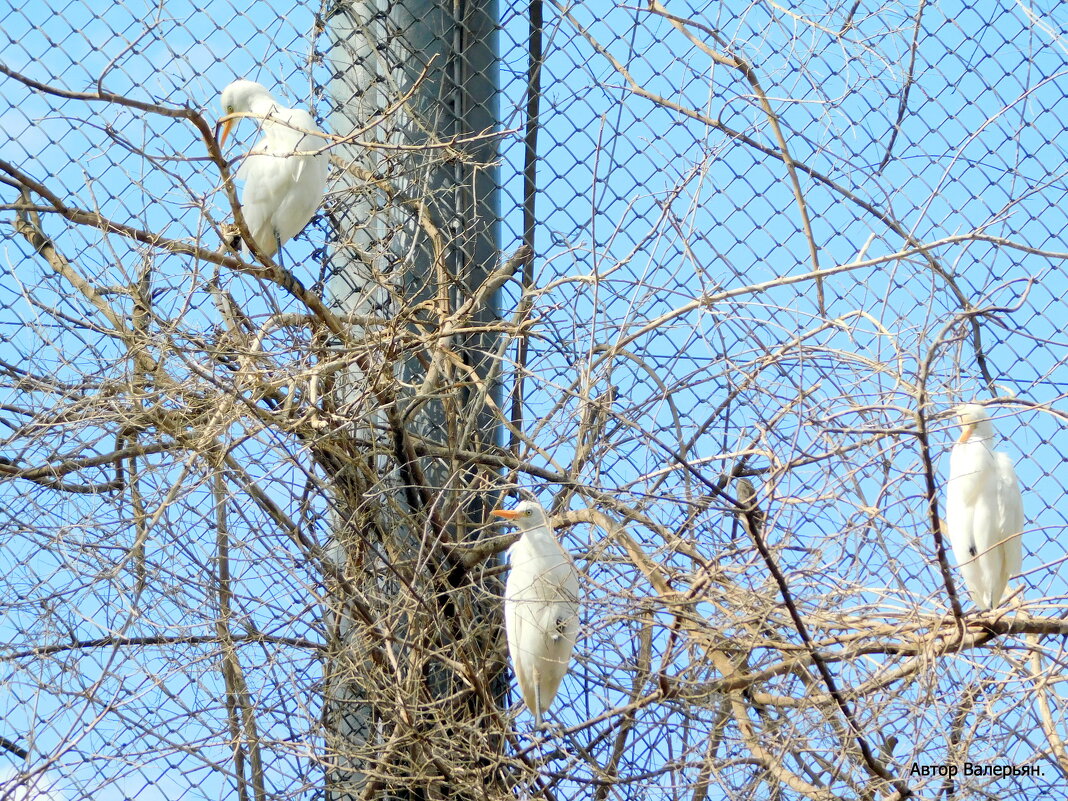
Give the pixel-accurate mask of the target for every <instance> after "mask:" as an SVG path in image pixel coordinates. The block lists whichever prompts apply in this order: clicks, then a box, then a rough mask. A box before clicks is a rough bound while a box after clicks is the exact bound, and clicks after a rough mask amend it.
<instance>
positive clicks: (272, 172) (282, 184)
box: [219, 80, 329, 256]
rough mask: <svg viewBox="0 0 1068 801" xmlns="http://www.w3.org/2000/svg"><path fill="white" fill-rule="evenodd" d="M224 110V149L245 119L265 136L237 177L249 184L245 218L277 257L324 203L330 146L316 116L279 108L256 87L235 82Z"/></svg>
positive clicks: (225, 94)
mask: <svg viewBox="0 0 1068 801" xmlns="http://www.w3.org/2000/svg"><path fill="white" fill-rule="evenodd" d="M222 107H223V112H224V115H223V116H222V117H221V118H220V120H219V122H220V124H221V125H222V135H221V136H220V137H219V146H220V147H222V145H223V144H224V143H225V142H226V137H227V136H229V134H230V130H231V129H232V128H233V126H234V123H235V122H236V121H237V120H238V119H241V118H242V116H245V115H247V116H251V117H253V118H256V119H257V120H258V121H259V124H260V128H261V129H262V131H263V139H261V140H260V142H259V144H258V145H256V147H255V148H253V150H252V152H251V153H249V154H248V156H246V157H245V160H244V162H242V164H241V168H240V169H239V170H238V171H237V177H238V178H239V179H240V180H241V181H243V182H244V184H245V187H244V190H243V191H242V192H241V212H242V214H243V215H244V217H245V222H246V223H247V224H248V228H249V232H250V233H251V234H252V239H253V240H254V241H255V243H256V245H257V246H258V247H259V248H260V250H262V251H263V252H264V253H265V254H266V255H268V256H273V255H274V254H275V253H276V252H278V251H279V250H280V249H281V247H282V243H283V242H285V241H286V240H288V239H292V238H293V237H294V236H296V235H297V234H299V233H300V232H301V231H302V230H303V229H304V226H305V225H307V224H308V221H309V220H310V219H311V218H312V216H313V215H314V214H315V211H316V209H318V208H319V204H320V203H321V202H322V199H323V192H324V191H325V190H326V173H327V167H328V164H329V156H328V155H327V154H326V152H325V151H322V150H321V149H322V148H323V147H324V146H325V145H326V141H325V139H323V137H321V136H316V133H321V131H319V129H318V128H316V126H315V120H314V119H313V118H312V116H311V114H309V113H308V112H306V111H302V110H300V109H292V108H286V107H285V106H281V105H279V104H278V103H277V101H275V99H274V98H273V97H271V94H270V93H269V92H268V91H267V90H266V89H265V88H264V87H263V86H261V85H260V84H258V83H256V82H255V81H246V80H240V81H234V82H233V83H231V84H230V85H229V86H227V87H226V88H225V89H223V92H222ZM316 151H320V152H316Z"/></svg>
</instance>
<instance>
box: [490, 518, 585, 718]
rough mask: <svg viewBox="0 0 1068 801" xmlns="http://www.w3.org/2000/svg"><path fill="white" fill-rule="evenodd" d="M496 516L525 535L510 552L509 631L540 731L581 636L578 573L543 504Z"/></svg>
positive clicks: (526, 697) (514, 665) (525, 699)
mask: <svg viewBox="0 0 1068 801" xmlns="http://www.w3.org/2000/svg"><path fill="white" fill-rule="evenodd" d="M493 514H495V515H497V516H498V517H503V518H506V519H507V520H511V521H512V522H513V523H515V525H517V526H519V530H520V532H521V534H522V536H520V538H519V540H518V541H517V542H516V543H515V544H514V545H513V546H512V547H511V548H509V549H508V560H509V562H510V563H511V566H512V569H511V571H510V572H509V573H508V581H507V582H506V583H505V587H504V628H505V632H506V633H507V635H508V653H509V655H510V656H511V658H512V669H513V670H514V671H515V676H516V680H517V681H518V682H519V692H520V694H521V695H522V696H523V702H524V703H525V704H526V705H527V708H528V709H529V710H530V711H531V712H532V713H533V715H534V723H535V725H536V726H538V727H540V726H541V721H542V715H543V714H544V713H545V711H546V710H547V709H548V708H549V706H550V705H551V704H552V702H553V699H554V698H555V697H556V691H557V690H558V689H559V688H560V682H561V681H563V678H564V675H565V674H566V673H567V666H568V662H569V661H570V660H571V651H572V649H573V648H574V647H575V640H576V639H577V637H578V626H579V618H578V597H579V578H578V571H577V570H576V569H575V563H574V562H572V561H571V557H570V556H569V555H568V553H567V551H565V550H564V549H563V548H561V547H560V543H559V542H557V541H556V537H555V536H554V535H553V528H552V526H551V525H550V524H549V518H548V516H547V515H546V514H545V510H544V509H542V508H541V505H540V504H538V503H537V502H535V501H523V502H522V503H520V504H519V505H518V506H516V508H515V509H510V510H509V509H494V510H493Z"/></svg>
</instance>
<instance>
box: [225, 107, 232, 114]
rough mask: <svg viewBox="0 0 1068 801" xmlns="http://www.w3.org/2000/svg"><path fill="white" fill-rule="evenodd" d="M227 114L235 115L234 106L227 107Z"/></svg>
mask: <svg viewBox="0 0 1068 801" xmlns="http://www.w3.org/2000/svg"><path fill="white" fill-rule="evenodd" d="M226 113H227V114H233V113H234V107H233V106H227V107H226Z"/></svg>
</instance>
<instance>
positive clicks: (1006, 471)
mask: <svg viewBox="0 0 1068 801" xmlns="http://www.w3.org/2000/svg"><path fill="white" fill-rule="evenodd" d="M954 411H956V413H957V419H958V420H959V421H960V426H961V435H960V439H958V440H957V443H956V444H955V445H954V446H953V451H952V453H951V454H950V457H949V484H948V485H947V487H946V528H947V530H948V533H949V539H950V542H952V543H953V553H954V555H955V556H956V558H957V564H958V566H959V567H960V572H961V574H962V575H963V576H964V582H965V584H967V585H968V592H969V593H970V594H971V596H972V600H973V601H974V602H975V605H976V606H978V607H979V608H980V609H993V608H994V607H995V606H997V605H998V604H999V603H1001V596H1002V594H1003V593H1004V592H1005V585H1006V584H1008V581H1009V576H1012V575H1015V574H1016V573H1019V572H1020V564H1021V562H1022V560H1023V543H1022V537H1021V535H1020V532H1021V531H1022V530H1023V524H1024V514H1023V499H1022V498H1021V496H1020V485H1019V482H1018V481H1017V479H1016V471H1015V470H1013V467H1012V462H1011V461H1010V460H1009V457H1008V456H1006V455H1005V454H1004V453H995V452H994V451H993V449H992V445H993V440H994V427H993V425H991V423H990V417H989V416H988V415H987V413H986V409H984V408H983V407H982V406H979V405H977V404H974V403H966V404H964V405H962V406H958V407H957V408H956V409H955V410H954Z"/></svg>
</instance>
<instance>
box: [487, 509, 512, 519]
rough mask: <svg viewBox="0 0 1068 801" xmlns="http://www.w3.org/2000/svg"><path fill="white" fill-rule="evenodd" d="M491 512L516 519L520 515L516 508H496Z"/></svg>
mask: <svg viewBox="0 0 1068 801" xmlns="http://www.w3.org/2000/svg"><path fill="white" fill-rule="evenodd" d="M490 514H493V515H497V517H503V518H505V519H506V520H515V519H516V518H517V517H519V512H517V511H516V510H515V509H494V510H493V511H492V512H490Z"/></svg>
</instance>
